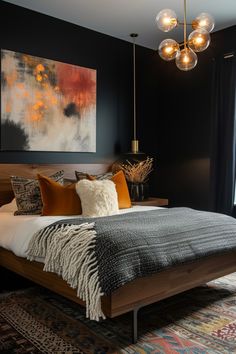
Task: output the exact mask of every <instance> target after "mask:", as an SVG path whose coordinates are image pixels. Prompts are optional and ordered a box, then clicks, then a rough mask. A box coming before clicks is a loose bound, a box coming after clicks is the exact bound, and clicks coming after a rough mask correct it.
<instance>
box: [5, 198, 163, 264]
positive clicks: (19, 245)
mask: <svg viewBox="0 0 236 354" xmlns="http://www.w3.org/2000/svg"><path fill="white" fill-rule="evenodd" d="M9 206H10V204H9ZM156 208H157V207H151V206H138V205H137V206H133V207H132V208H130V209H123V210H120V211H119V213H120V214H124V213H130V212H143V211H146V210H154V209H156ZM72 217H74V216H67V217H66V216H38V215H37V216H35V215H21V216H14V213H13V211H11V208H10V207H7V206H3V207H2V208H0V246H1V247H3V248H5V249H7V250H9V251H12V252H13V253H15V255H17V256H19V257H26V250H27V248H28V245H29V242H30V240H31V238H32V236H33V235H34V234H35V233H36V232H38V231H39V230H40V229H42V228H44V227H46V226H49V225H50V224H53V223H54V222H56V221H57V220H61V219H70V218H72ZM77 217H78V218H81V216H77ZM108 218H109V217H108ZM39 261H40V260H39ZM41 261H43V260H41Z"/></svg>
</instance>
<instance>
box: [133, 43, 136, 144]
mask: <svg viewBox="0 0 236 354" xmlns="http://www.w3.org/2000/svg"><path fill="white" fill-rule="evenodd" d="M133 39H134V42H133V76H134V79H133V84H134V140H136V50H135V37H133Z"/></svg>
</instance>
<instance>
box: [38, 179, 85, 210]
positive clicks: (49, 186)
mask: <svg viewBox="0 0 236 354" xmlns="http://www.w3.org/2000/svg"><path fill="white" fill-rule="evenodd" d="M38 180H39V186H40V191H41V197H42V201H43V209H42V215H50V216H53V215H54V216H55V215H80V214H82V208H81V202H80V198H79V196H78V194H77V193H76V190H75V183H72V184H70V185H67V186H62V185H61V184H59V183H57V182H55V181H53V180H52V179H50V178H48V177H45V176H42V175H38Z"/></svg>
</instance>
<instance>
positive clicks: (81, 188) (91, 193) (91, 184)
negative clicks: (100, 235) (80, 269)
mask: <svg viewBox="0 0 236 354" xmlns="http://www.w3.org/2000/svg"><path fill="white" fill-rule="evenodd" d="M63 174H64V172H63V171H59V172H57V173H56V174H54V175H52V176H50V177H46V176H43V175H40V174H38V180H32V179H26V178H23V177H15V176H14V177H12V178H11V183H12V188H13V191H14V194H15V197H16V204H17V208H18V210H17V211H16V212H15V215H30V214H31V215H34V214H41V215H44V216H56V215H58V216H63V215H81V214H82V215H83V216H87V217H91V216H93V217H94V216H107V215H113V214H116V213H118V211H119V209H124V208H130V207H131V200H130V196H129V191H128V186H127V183H126V179H125V176H124V173H123V171H119V172H117V173H116V174H115V175H113V174H112V173H110V172H109V173H105V174H100V175H89V174H87V173H84V172H78V171H76V172H75V175H76V178H77V181H78V182H77V183H70V184H67V185H64V181H63Z"/></svg>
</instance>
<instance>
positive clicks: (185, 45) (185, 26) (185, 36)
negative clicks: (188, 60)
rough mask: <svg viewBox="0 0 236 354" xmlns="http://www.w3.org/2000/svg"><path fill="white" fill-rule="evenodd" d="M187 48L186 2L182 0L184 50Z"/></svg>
mask: <svg viewBox="0 0 236 354" xmlns="http://www.w3.org/2000/svg"><path fill="white" fill-rule="evenodd" d="M186 47H187V0H184V49H186Z"/></svg>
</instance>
